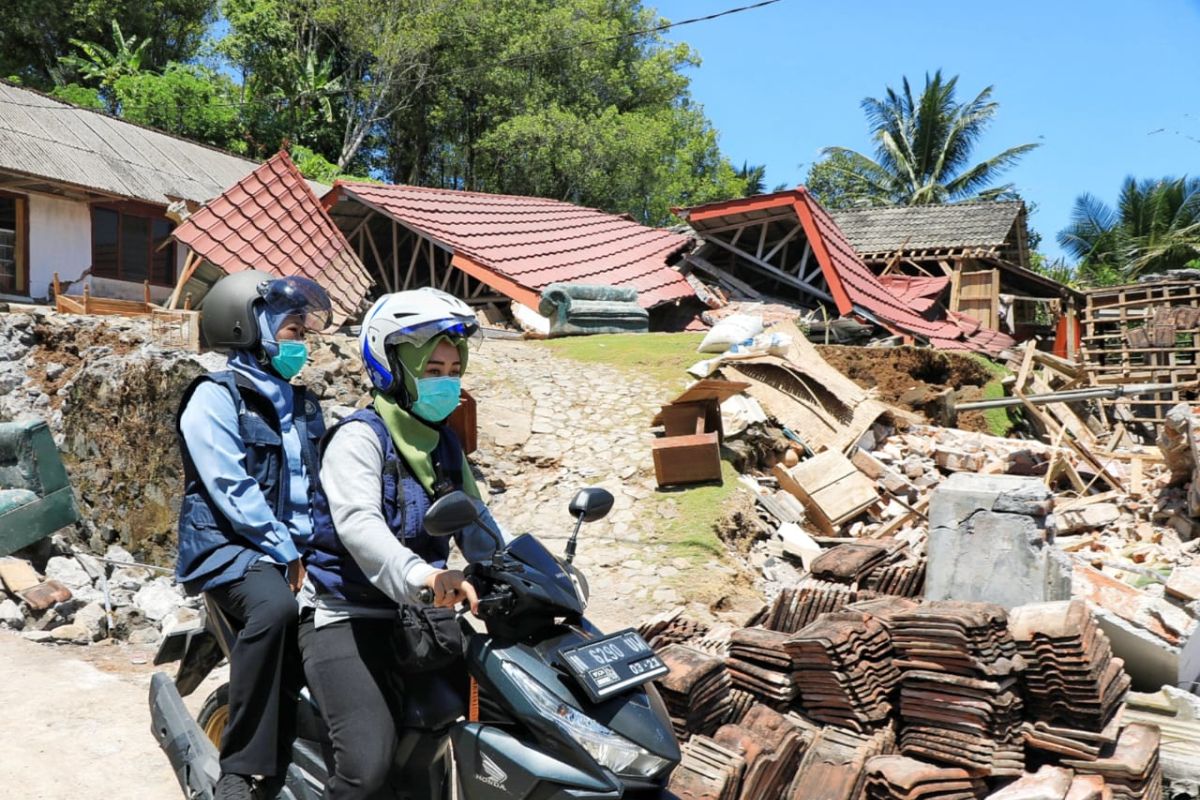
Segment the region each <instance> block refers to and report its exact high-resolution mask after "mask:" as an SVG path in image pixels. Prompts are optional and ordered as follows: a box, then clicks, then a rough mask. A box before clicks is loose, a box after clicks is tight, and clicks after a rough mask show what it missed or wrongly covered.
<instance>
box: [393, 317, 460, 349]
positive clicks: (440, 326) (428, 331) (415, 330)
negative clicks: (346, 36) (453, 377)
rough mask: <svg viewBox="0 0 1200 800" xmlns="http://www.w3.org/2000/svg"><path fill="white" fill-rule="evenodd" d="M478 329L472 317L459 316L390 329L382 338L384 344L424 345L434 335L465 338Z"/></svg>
mask: <svg viewBox="0 0 1200 800" xmlns="http://www.w3.org/2000/svg"><path fill="white" fill-rule="evenodd" d="M478 330H479V323H477V322H476V321H475V320H473V319H462V318H460V317H453V318H446V319H435V320H428V321H426V322H422V323H419V324H417V325H412V326H408V327H404V328H400V329H399V330H395V331H392V332H391V333H389V334H388V335H387V338H386V339H384V342H383V343H384V345H385V346H386V345H396V344H414V345H416V346H418V347H420V346H421V345H424V344H425V343H426V342H428V341H429V340H430V339H432V338H433V337H435V336H449V337H450V338H452V339H466V338H468V337H470V336H473V335H474V334H475V332H476V331H478Z"/></svg>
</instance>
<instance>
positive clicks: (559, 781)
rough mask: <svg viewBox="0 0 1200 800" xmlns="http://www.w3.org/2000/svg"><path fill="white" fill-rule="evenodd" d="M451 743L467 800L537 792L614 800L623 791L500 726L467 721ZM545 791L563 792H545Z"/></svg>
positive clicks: (574, 799) (554, 798) (551, 799)
mask: <svg viewBox="0 0 1200 800" xmlns="http://www.w3.org/2000/svg"><path fill="white" fill-rule="evenodd" d="M450 738H451V740H452V741H453V743H454V759H455V762H456V763H457V766H458V780H459V787H460V792H459V796H460V797H462V798H464V800H493V798H494V799H495V800H500V799H501V798H516V799H517V800H524V798H527V797H529V796H530V795H531V794H533V792H534V791H535V790H540V791H538V792H537V797H538V798H546V800H559V799H560V798H561V800H567V798H570V800H603V799H605V798H607V799H608V800H615V799H616V798H619V797H621V795H622V794H623V791H624V790H623V789H622V788H621V786H620V784H617V783H615V782H606V781H600V780H597V779H596V778H594V777H592V776H591V775H588V774H587V773H586V772H582V771H581V770H579V769H577V768H576V767H573V766H571V765H570V764H566V763H563V762H562V761H559V760H557V759H555V758H554V757H552V756H550V755H548V754H547V753H544V752H542V751H541V750H536V749H534V748H532V747H529V746H528V745H526V744H524V743H523V742H521V741H520V740H518V739H516V738H515V737H513V736H511V735H509V734H508V733H506V732H505V731H503V730H501V729H499V728H496V727H492V726H488V725H481V724H479V723H477V722H466V723H463V724H461V725H458V726H456V727H455V728H454V730H453V731H452V732H451V734H450ZM547 786H557V787H559V788H558V791H555V792H553V793H546V788H547Z"/></svg>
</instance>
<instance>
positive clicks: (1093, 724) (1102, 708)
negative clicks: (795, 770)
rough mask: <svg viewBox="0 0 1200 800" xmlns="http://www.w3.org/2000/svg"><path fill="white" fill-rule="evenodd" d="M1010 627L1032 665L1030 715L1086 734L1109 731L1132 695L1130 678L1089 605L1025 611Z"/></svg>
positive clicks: (1015, 615)
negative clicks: (1114, 654)
mask: <svg viewBox="0 0 1200 800" xmlns="http://www.w3.org/2000/svg"><path fill="white" fill-rule="evenodd" d="M1009 627H1010V628H1011V629H1012V634H1013V638H1015V639H1016V642H1017V647H1018V648H1020V651H1021V655H1022V656H1023V657H1024V659H1025V663H1026V668H1025V673H1024V676H1023V679H1024V683H1025V693H1026V694H1025V696H1026V698H1027V701H1028V704H1029V712H1030V715H1031V716H1033V717H1035V718H1036V719H1038V720H1041V721H1044V722H1051V723H1059V724H1061V725H1064V726H1069V727H1072V728H1077V729H1080V730H1082V731H1091V732H1100V731H1103V730H1104V729H1105V728H1106V727H1108V726H1109V723H1111V722H1112V720H1113V717H1114V715H1116V713H1117V712H1118V710H1119V709H1120V707H1121V704H1122V703H1123V701H1124V699H1125V694H1126V693H1127V692H1128V690H1129V676H1128V675H1127V674H1125V670H1124V662H1123V661H1122V660H1121V659H1119V658H1114V657H1113V654H1112V646H1111V645H1110V644H1109V642H1108V637H1107V636H1105V635H1104V632H1103V631H1101V630H1100V628H1099V625H1098V624H1097V623H1096V618H1095V617H1094V616H1093V615H1092V612H1091V610H1090V609H1089V608H1088V606H1087V603H1085V602H1084V601H1082V600H1071V601H1064V602H1059V603H1037V604H1033V605H1026V606H1021V607H1019V608H1017V609H1014V610H1013V612H1012V615H1011V617H1010V619H1009Z"/></svg>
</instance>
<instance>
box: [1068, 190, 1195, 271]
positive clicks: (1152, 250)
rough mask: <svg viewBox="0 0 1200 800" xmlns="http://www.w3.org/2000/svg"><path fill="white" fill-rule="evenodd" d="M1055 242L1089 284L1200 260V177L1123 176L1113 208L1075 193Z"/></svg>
mask: <svg viewBox="0 0 1200 800" xmlns="http://www.w3.org/2000/svg"><path fill="white" fill-rule="evenodd" d="M1058 242H1059V244H1060V245H1062V248H1063V249H1064V250H1066V251H1067V252H1068V253H1070V254H1071V255H1073V256H1075V257H1076V258H1078V259H1079V276H1080V278H1081V280H1083V281H1084V282H1085V283H1087V284H1088V285H1097V286H1110V285H1116V284H1121V283H1128V282H1130V281H1134V280H1136V279H1137V278H1138V277H1139V276H1140V275H1144V274H1148V273H1155V272H1165V271H1167V270H1172V269H1179V268H1181V267H1185V266H1188V265H1189V264H1190V263H1191V262H1193V261H1195V260H1197V259H1200V178H1188V177H1186V176H1185V177H1182V178H1159V179H1146V180H1141V181H1139V180H1136V179H1135V178H1133V177H1129V178H1126V179H1125V182H1124V184H1122V186H1121V196H1120V198H1119V199H1118V201H1117V208H1116V209H1113V208H1110V207H1109V206H1108V205H1106V204H1105V203H1104V202H1102V201H1101V200H1100V199H1098V198H1097V197H1095V196H1093V195H1090V194H1083V195H1080V196H1079V197H1078V198H1077V199H1076V201H1075V209H1074V211H1073V213H1072V215H1071V223H1070V225H1068V226H1067V227H1066V228H1065V229H1064V230H1062V231H1061V232H1059V234H1058Z"/></svg>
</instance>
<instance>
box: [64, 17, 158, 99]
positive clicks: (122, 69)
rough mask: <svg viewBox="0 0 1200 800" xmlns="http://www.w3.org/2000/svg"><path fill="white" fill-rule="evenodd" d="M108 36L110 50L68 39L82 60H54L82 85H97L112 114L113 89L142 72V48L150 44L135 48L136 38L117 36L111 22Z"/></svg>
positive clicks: (117, 27) (147, 41)
mask: <svg viewBox="0 0 1200 800" xmlns="http://www.w3.org/2000/svg"><path fill="white" fill-rule="evenodd" d="M112 32H113V43H114V44H115V48H114V49H113V50H109V49H108V48H107V47H104V46H102V45H99V44H96V43H94V42H82V41H80V40H79V39H71V44H73V45H75V46H76V47H78V48H79V49H80V50H82V51H83V55H84V56H85V57H83V58H81V57H79V56H77V55H69V56H60V57H59V59H58V60H59V61H61V62H62V63H63V64H64V65H65V66H68V67H72V68H74V69H75V70H77V71H78V72H79V74H80V76H81V77H82V78H83V80H84V81H89V82H92V83H95V84H97V85H98V87H99V89H100V93H101V95H103V97H104V100H105V103H106V104H107V105H108V110H109V111H111V112H112V113H114V114H115V113H116V112H117V98H116V94H115V93H114V92H113V87H114V86H115V85H116V83H117V81H118V80H119V79H121V78H123V77H125V76H126V75H137V74H138V73H140V72H141V71H142V60H143V58H144V57H145V53H146V48H147V47H149V46H150V43H151V42H152V41H154V40H153V39H145V40H143V41H142V42H141V43H140V44H138V40H137V38H138V37H137V36H136V35H133V36H130V37H129V38H128V39H126V38H125V35H124V34H123V33H121V26H120V25H119V24H117V21H116V20H115V19H114V20H113V21H112ZM135 45H136V46H135Z"/></svg>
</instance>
